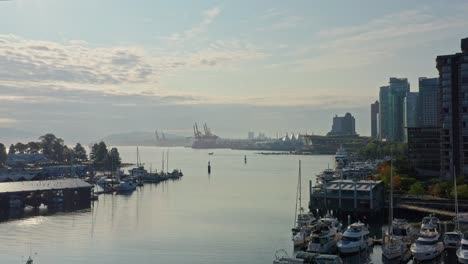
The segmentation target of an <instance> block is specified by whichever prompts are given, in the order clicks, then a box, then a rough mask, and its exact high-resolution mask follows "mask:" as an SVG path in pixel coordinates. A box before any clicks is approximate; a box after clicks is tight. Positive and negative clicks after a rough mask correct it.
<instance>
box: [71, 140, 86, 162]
mask: <svg viewBox="0 0 468 264" xmlns="http://www.w3.org/2000/svg"><path fill="white" fill-rule="evenodd" d="M73 151H74V152H75V158H76V159H77V160H78V161H85V160H87V159H88V155H87V154H86V150H85V149H84V147H83V146H82V145H81V144H80V143H76V146H75V148H74V149H73Z"/></svg>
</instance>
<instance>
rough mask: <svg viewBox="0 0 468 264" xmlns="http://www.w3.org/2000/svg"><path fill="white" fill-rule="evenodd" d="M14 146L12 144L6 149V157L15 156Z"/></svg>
mask: <svg viewBox="0 0 468 264" xmlns="http://www.w3.org/2000/svg"><path fill="white" fill-rule="evenodd" d="M15 152H16V151H15V146H14V145H13V144H11V145H10V148H9V149H8V155H11V154H15Z"/></svg>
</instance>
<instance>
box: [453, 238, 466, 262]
mask: <svg viewBox="0 0 468 264" xmlns="http://www.w3.org/2000/svg"><path fill="white" fill-rule="evenodd" d="M456 254H457V258H458V262H459V263H465V264H466V263H468V240H467V239H464V238H463V239H462V241H461V246H460V247H459V248H458V249H457V253H456Z"/></svg>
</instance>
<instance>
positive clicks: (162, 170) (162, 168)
mask: <svg viewBox="0 0 468 264" xmlns="http://www.w3.org/2000/svg"><path fill="white" fill-rule="evenodd" d="M161 173H164V150H163V152H162V165H161Z"/></svg>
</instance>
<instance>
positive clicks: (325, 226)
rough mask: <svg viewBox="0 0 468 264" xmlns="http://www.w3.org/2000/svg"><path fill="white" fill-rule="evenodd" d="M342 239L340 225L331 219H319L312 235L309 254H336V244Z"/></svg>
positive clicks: (308, 247) (308, 248)
mask: <svg viewBox="0 0 468 264" xmlns="http://www.w3.org/2000/svg"><path fill="white" fill-rule="evenodd" d="M334 220H336V219H334ZM336 222H337V220H336ZM340 238H341V231H340V230H339V225H337V224H335V221H331V220H330V218H323V219H319V220H318V222H317V224H316V229H315V230H314V231H313V232H312V233H311V235H310V242H309V245H308V246H307V252H313V253H325V254H333V253H336V251H337V247H336V244H337V243H338V241H339V240H340Z"/></svg>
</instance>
